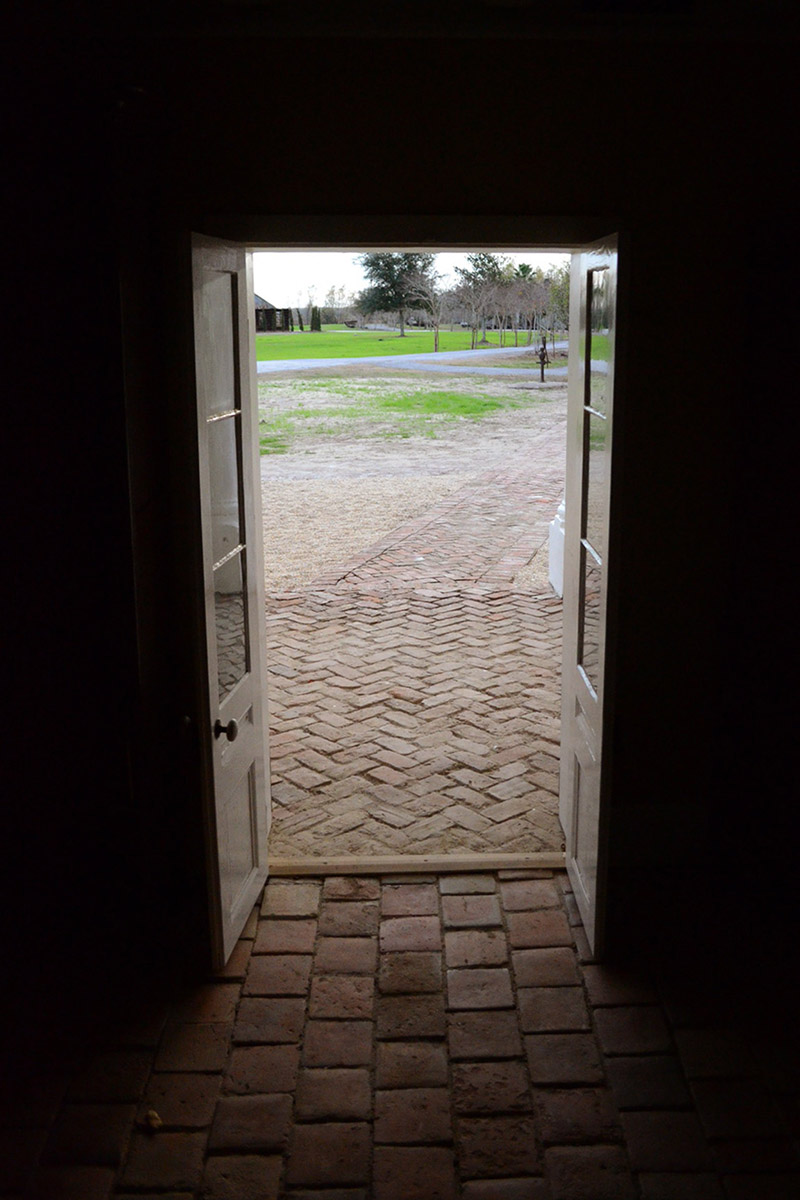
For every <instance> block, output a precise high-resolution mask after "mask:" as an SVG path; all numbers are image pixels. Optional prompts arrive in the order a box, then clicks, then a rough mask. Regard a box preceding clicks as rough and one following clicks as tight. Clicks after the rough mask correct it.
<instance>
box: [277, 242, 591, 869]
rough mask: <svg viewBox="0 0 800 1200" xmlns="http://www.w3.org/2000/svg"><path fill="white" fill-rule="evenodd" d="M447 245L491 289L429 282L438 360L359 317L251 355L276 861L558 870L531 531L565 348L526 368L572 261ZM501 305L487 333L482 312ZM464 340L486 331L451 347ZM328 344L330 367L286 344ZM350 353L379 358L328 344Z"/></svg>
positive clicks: (551, 696)
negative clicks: (513, 858)
mask: <svg viewBox="0 0 800 1200" xmlns="http://www.w3.org/2000/svg"><path fill="white" fill-rule="evenodd" d="M353 254H354V252H351V253H350V254H349V255H348V254H345V253H342V254H337V255H333V254H331V255H328V256H326V255H312V256H309V255H308V254H294V255H291V254H289V255H287V254H285V253H283V254H274V255H268V256H263V258H264V259H265V260H266V261H263V262H260V261H259V260H260V259H261V258H262V256H260V255H256V256H255V271H256V282H257V290H258V291H259V295H262V296H268V297H270V299H271V300H273V299H274V301H275V302H277V303H278V304H281V305H286V304H288V303H289V301H290V299H292V296H291V294H290V293H289V294H286V293H284V292H281V290H280V289H281V282H282V280H286V281H287V283H284V287H286V286H289V282H288V281H291V284H292V285H293V286H295V287H296V288H297V289H298V292H297V294H300V288H301V286H302V283H303V281H304V280H305V278H306V274H307V273H308V272H309V270H310V269H311V268H310V264H314V269H316V271H317V272H324V271H325V270H329V271H331V272H333V271H336V272H342V271H343V270H344V269H346V267H347V265H349V263H350V262H351V261H352V257H353ZM382 257H383V258H384V259H385V258H389V256H388V255H385V256H382ZM395 257H396V258H397V259H398V260H399V258H400V256H399V255H397V256H395ZM451 258H452V259H455V256H449V255H437V256H436V258H435V261H434V263H433V264H432V266H431V269H432V270H433V271H435V272H436V273H437V274H438V273H439V270H440V264H441V266H442V267H443V268H444V269H446V268H447V266H448V265H449V264H450V260H451ZM542 258H543V261H542ZM328 260H333V261H332V262H331V261H328ZM342 260H344V262H342ZM442 260H444V261H442ZM459 261H460V262H461V263H462V264H463V266H462V270H464V271H467V270H470V269H471V268H473V267H474V266H475V265H478V266H480V267H482V268H483V271H484V272H485V273H487V274H488V272H489V271H490V270H492V269H494V270H495V271H496V273H497V282H495V284H494V287H493V288H492V289H491V290H490V289H489V288H488V287H487V285H486V283H485V282H484V281H483V279H481V281H480V286H481V287H482V289H483V295H480V294H479V296H478V298H479V300H481V301H482V302H483V304H484V306H485V311H483V312H481V309H480V308H479V307H478V305H475V311H474V312H473V311H471V310H470V309H469V308H468V307H467V304H466V303H465V302H464V299H462V296H464V294H465V293H466V297H467V299H472V297H473V296H474V295H475V292H477V291H478V285H476V284H473V285H472V288H463V289H462V290H461V292H460V293H455V284H456V283H457V282H458V276H457V275H455V274H453V275H451V277H450V282H449V290H447V289H448V282H447V281H445V283H444V285H440V288H441V290H440V291H439V294H438V296H437V300H438V301H439V303H440V304H441V305H442V306H444V304H445V303H449V304H450V312H449V322H447V321H442V322H441V325H442V331H441V337H440V348H439V351H438V352H437V353H426V354H425V355H424V356H421V355H420V353H419V350H420V347H421V346H422V345H423V344H424V345H425V346H426V347H427V349H428V350H431V349H432V345H433V341H432V338H433V335H432V334H430V333H428V334H420V333H418V332H417V329H416V326H415V323H414V314H413V313H412V314H411V318H412V319H411V322H410V323H409V326H408V331H407V334H406V336H404V337H403V338H402V339H401V337H400V335H399V332H398V324H399V323H398V321H397V319H396V318H395V321H394V327H392V316H391V314H389V313H385V314H383V315H382V316H380V317H378V318H377V320H376V318H374V317H373V318H372V319H371V320H367V321H364V322H362V323H363V324H365V325H366V326H367V327H368V328H365V329H364V330H362V331H361V332H353V331H351V330H346V329H344V328H337V327H336V326H333V327H330V326H327V325H325V324H324V319H325V318H324V319H323V333H322V335H320V334H314V333H312V334H309V333H308V332H307V331H306V332H303V333H299V332H296V333H295V334H294V335H290V337H289V338H287V337H286V336H285V335H280V334H275V335H272V336H267V337H264V338H262V339H259V340H258V347H259V349H258V354H259V356H260V357H261V358H264V356H266V355H268V354H276V355H283V356H284V358H283V359H281V358H278V359H277V360H269V359H268V360H266V361H263V362H259V364H258V365H259V367H261V368H263V373H261V374H259V377H258V382H259V403H260V411H261V417H262V422H264V423H263V424H262V425H261V426H260V430H261V441H262V443H263V453H262V460H261V462H262V474H263V479H264V500H265V514H266V521H265V557H266V560H267V578H266V591H267V611H268V616H267V628H268V643H269V648H268V655H267V671H268V675H269V689H268V690H269V695H270V724H271V732H272V738H271V759H272V783H273V789H272V800H273V825H272V832H271V839H270V848H271V869H272V870H273V872H274V871H276V870H277V871H283V870H287V871H289V870H291V871H294V870H297V869H309V870H313V869H314V867H315V865H318V859H319V858H320V856H324V857H325V858H326V859H327V860H330V859H331V858H335V859H337V860H344V859H347V858H350V857H358V858H360V859H363V858H365V857H368V858H369V859H370V860H374V859H375V858H376V857H381V858H383V859H385V860H392V859H395V860H400V859H402V860H403V861H406V860H413V859H418V860H419V861H420V862H421V861H422V857H421V856H424V857H425V859H426V860H427V858H428V856H430V855H435V856H437V858H438V859H442V858H445V857H448V858H449V857H453V856H456V857H462V856H464V855H466V856H467V857H468V858H469V857H470V856H473V857H476V858H477V857H478V856H480V855H483V856H484V857H485V856H486V855H498V854H499V855H503V856H508V855H512V854H513V855H518V856H523V857H526V858H527V860H528V861H530V862H533V861H536V862H541V863H542V864H543V865H544V862H545V859H546V861H547V864H548V865H552V864H553V863H555V864H557V865H561V864H562V863H563V858H562V852H563V836H562V832H561V828H560V825H559V820H558V790H559V767H558V741H559V733H558V727H559V722H560V685H559V673H560V665H561V646H560V642H561V630H560V612H561V601H560V597H558V596H557V595H556V594H555V593H554V591H553V589H552V588H551V587H550V584H549V580H548V538H549V526H550V523H551V522H552V521H553V519H554V517H555V516H556V513H557V510H558V508H559V505H560V503H561V501H562V498H563V488H564V471H563V468H564V458H565V418H566V383H567V380H566V358H565V357H561V356H562V355H565V351H563V350H562V348H561V347H562V339H560V338H559V350H558V351H557V352H554V349H553V345H552V338H551V339H550V341H549V354H550V355H554V353H557V354H558V355H559V358H558V360H557V362H558V363H560V364H561V365H555V369H554V370H553V368H552V367H551V365H550V364H548V368H547V378H546V380H545V381H544V382H542V381H541V378H540V369H539V359H538V350H539V345H540V330H541V328H542V325H543V324H544V323H545V321H546V320H547V316H548V315H549V312H550V307H551V306H550V303H549V301H550V296H551V288H552V295H553V307H555V289H556V286H557V285H558V284H561V285H562V287H563V282H564V280H563V271H561V270H558V269H559V268H560V267H561V266H562V264H563V263H564V262H565V261H566V264H567V268H568V263H569V260H568V258H566V256H563V255H562V256H561V259H560V260H559V259H556V260H555V261H554V260H553V258H552V256H547V257H544V256H541V257H540V256H537V255H536V254H535V253H531V252H527V253H519V254H518V255H515V256H513V257H511V256H505V255H502V256H501V255H498V254H490V253H488V252H486V251H483V252H482V253H481V254H480V255H478V254H473V255H472V256H471V257H470V258H469V259H468V258H467V256H466V255H462V256H460V258H459ZM381 265H383V263H382V264H381ZM451 270H452V267H451ZM556 271H558V274H557V275H556ZM318 278H319V276H318V277H316V278H314V280H313V282H314V283H315V284H316V283H317V282H318ZM323 278H324V276H323ZM567 283H568V279H567ZM311 286H312V284H311V283H309V285H308V287H309V290H310V288H311ZM324 289H325V284H324V283H323V284H322V286H321V287H320V286H317V289H316V290H317V292H319V291H320V290H321V291H323V292H324ZM564 291H565V294H566V289H564ZM454 293H455V294H454ZM492 293H493V294H492ZM297 294H296V295H297ZM302 294H303V295H305V293H302ZM484 296H488V304H487V301H486V299H484ZM295 298H296V296H295ZM503 300H505V302H506V304H508V305H509V313H508V314H505V313H504V314H503V316H506V315H508V317H509V319H508V322H507V324H508V327H509V328H508V331H507V332H506V333H505V334H504V335H503V337H502V343H503V346H502V348H501V336H500V334H499V332H498V331H497V327H498V325H499V324H500V321H499V320H498V319H497V317H496V316H494V317H493V316H492V309H491V308H490V307H489V305H490V304H497V303H498V301H500V302H502V301H503ZM512 304H514V305H515V306H516V307H517V308H518V313H516V312H511V311H510V306H511V305H512ZM295 311H296V316H295V322H294V323H295V329H296V330H297V329H298V326H299V325H300V324H301V322H302V324H303V325H305V326H306V329H307V326H308V324H309V317H308V312H307V311H306V310H305V309H304V306H302V307H301V310H295ZM440 311H441V310H440ZM350 315H351V316H352V317H356V316H357V315H358V314H357V311H356V310H355V309H353V310H352V311H351V313H350ZM437 315H440V314H437ZM422 316H423V314H422V313H421V312H420V313H419V314H418V315H417V319H421V318H422ZM564 316H565V317H566V313H565V314H564ZM470 317H472V318H473V319H472V321H470V320H469V318H470ZM482 318H483V319H482ZM526 318H527V319H526ZM462 320H463V322H464V328H463V331H462V327H461V321H462ZM484 320H485V321H486V323H487V324H488V325H489V329H488V330H484V328H483V324H484ZM551 324H552V322H550V321H548V322H547V324H545V328H546V329H547V328H548V326H550V325H551ZM564 324H566V321H565V320H564ZM470 325H471V326H472V328H473V330H474V332H473V333H472V334H471V332H470ZM512 327H515V328H516V330H517V332H516V333H514V332H512ZM526 327H528V328H526ZM409 334H410V336H408V335H409ZM548 336H550V335H548ZM415 338H416V341H415V340H414V339H415ZM478 338H480V339H481V341H484V340H486V341H487V342H488V346H487V348H485V349H484V348H480V346H479V348H476V349H471V348H469V347H470V344H471V342H473V343H474V342H475V341H476V340H477V339H478ZM423 339H427V341H425V342H423ZM290 341H291V343H292V344H291V345H289V342H290ZM417 342H419V346H418V345H417ZM515 342H516V343H517V346H516V347H515V346H514V343H515ZM428 343H430V344H428ZM526 343H528V344H527V345H526ZM317 346H319V347H320V348H319V350H317V349H316V347H317ZM337 346H338V347H341V349H340V350H339V354H340V357H339V358H338V359H337V360H336V363H335V365H334V363H332V362H329V361H328V360H327V359H326V360H325V361H323V362H322V364H321V365H317V364H318V363H319V361H320V360H319V358H317V357H310V358H308V359H307V360H303V359H302V358H300V360H299V361H298V359H297V358H296V357H295V356H296V355H300V354H302V349H301V348H302V347H306V351H305V352H306V353H311V354H324V355H328V354H331V353H336V350H335V348H336V347H337ZM358 349H361V350H362V352H366V351H375V350H377V351H378V355H377V358H374V357H372V356H365V357H361V358H347V357H341V355H342V354H343V353H344V351H345V350H348V352H349V353H353V352H354V351H356V350H358ZM399 351H404V353H403V354H402V356H401V355H400V354H398V353H397V352H399ZM414 352H416V353H414ZM280 368H282V369H280ZM384 507H385V508H386V509H387V512H388V514H389V515H388V517H387V518H385V519H384V518H383V517H382V515H381V514H377V515H376V511H375V510H376V509H383V508H384ZM353 535H355V536H353ZM331 542H332V543H333V545H334V549H333V550H332V551H331V550H330V549H329V544H330V543H331ZM287 559H289V560H291V561H290V563H289V565H287V561H286V560H287ZM307 559H308V560H310V564H309V562H307V561H306V560H307ZM273 579H274V580H275V581H276V582H274V583H273Z"/></svg>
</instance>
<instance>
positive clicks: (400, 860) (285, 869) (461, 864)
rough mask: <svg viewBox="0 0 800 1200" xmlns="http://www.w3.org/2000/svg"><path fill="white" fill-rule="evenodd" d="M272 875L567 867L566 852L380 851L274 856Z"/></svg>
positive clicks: (440, 872) (451, 871) (375, 873)
mask: <svg viewBox="0 0 800 1200" xmlns="http://www.w3.org/2000/svg"><path fill="white" fill-rule="evenodd" d="M269 869H270V876H271V877H272V878H275V877H276V876H296V875H403V874H408V875H421V874H429V873H431V872H433V873H435V874H437V875H444V874H451V873H455V872H458V873H460V872H467V871H503V870H535V869H543V870H551V871H563V870H565V869H566V864H565V858H564V855H563V853H555V852H552V851H548V852H539V853H537V854H380V855H366V854H365V855H363V856H360V855H345V856H343V857H341V858H326V857H325V856H324V855H319V856H318V857H314V858H271V859H270V864H269Z"/></svg>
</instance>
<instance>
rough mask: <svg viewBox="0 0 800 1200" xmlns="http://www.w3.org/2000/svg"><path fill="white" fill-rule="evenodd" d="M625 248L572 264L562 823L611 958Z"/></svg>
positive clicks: (609, 244)
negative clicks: (608, 905) (620, 316)
mask: <svg viewBox="0 0 800 1200" xmlns="http://www.w3.org/2000/svg"><path fill="white" fill-rule="evenodd" d="M616 286H617V247H616V239H612V238H609V239H607V240H604V241H603V242H600V243H596V244H594V245H592V246H588V247H586V248H585V249H583V250H582V251H581V252H580V253H577V254H575V255H573V259H572V277H571V294H570V344H569V354H570V360H569V401H568V413H567V480H566V529H565V547H564V662H563V674H562V723H561V789H560V806H559V807H560V817H561V824H562V826H563V829H564V834H565V837H566V860H567V871H568V873H569V876H570V880H571V881H572V885H573V888H574V890H575V897H576V900H577V902H578V907H579V909H580V913H581V917H582V920H583V924H584V927H585V929H586V934H587V937H588V939H589V943H590V945H591V946H592V948H593V950H594V951H595V953H600V952H601V949H602V921H603V911H604V895H603V886H604V870H605V845H604V842H603V838H602V830H603V823H602V821H601V811H600V800H601V784H602V746H603V702H604V689H603V675H604V666H605V623H606V596H607V547H608V521H609V498H610V484H611V447H612V421H613V397H614V336H615V315H616Z"/></svg>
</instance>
